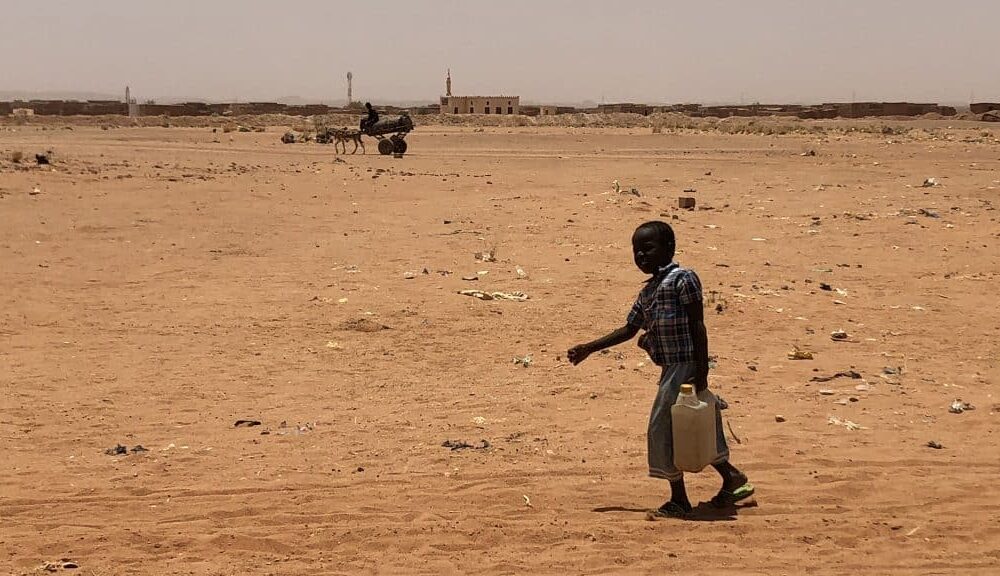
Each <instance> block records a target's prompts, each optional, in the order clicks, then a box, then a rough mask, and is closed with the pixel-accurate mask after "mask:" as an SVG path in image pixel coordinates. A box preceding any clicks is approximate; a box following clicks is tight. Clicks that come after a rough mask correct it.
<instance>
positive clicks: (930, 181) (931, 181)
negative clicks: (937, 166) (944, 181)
mask: <svg viewBox="0 0 1000 576" xmlns="http://www.w3.org/2000/svg"><path fill="white" fill-rule="evenodd" d="M937 185H938V181H937V179H936V178H928V179H926V180H924V183H923V184H921V185H920V187H921V188H933V187H935V186H937Z"/></svg>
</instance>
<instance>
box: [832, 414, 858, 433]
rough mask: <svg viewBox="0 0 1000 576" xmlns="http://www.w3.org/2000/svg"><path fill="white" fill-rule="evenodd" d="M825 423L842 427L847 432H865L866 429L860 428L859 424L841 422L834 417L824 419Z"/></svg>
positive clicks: (846, 421)
mask: <svg viewBox="0 0 1000 576" xmlns="http://www.w3.org/2000/svg"><path fill="white" fill-rule="evenodd" d="M826 421H827V423H829V424H833V425H835V426H843V427H844V428H847V429H848V430H867V429H868V428H866V427H865V426H861V425H860V424H856V423H854V422H851V421H850V420H841V419H840V418H837V417H836V416H830V417H829V418H827V419H826Z"/></svg>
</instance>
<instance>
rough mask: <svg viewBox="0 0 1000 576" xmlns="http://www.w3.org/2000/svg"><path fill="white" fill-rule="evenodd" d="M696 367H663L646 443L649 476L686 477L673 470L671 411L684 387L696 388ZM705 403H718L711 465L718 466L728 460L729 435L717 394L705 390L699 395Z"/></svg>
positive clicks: (672, 479)
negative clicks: (693, 386) (714, 445)
mask: <svg viewBox="0 0 1000 576" xmlns="http://www.w3.org/2000/svg"><path fill="white" fill-rule="evenodd" d="M697 371H698V368H697V364H696V363H694V362H678V363H676V364H671V365H669V366H664V367H663V372H662V374H661V375H660V383H659V385H658V389H657V391H656V400H654V401H653V410H652V411H651V412H650V414H649V430H648V431H647V433H646V442H647V444H648V450H649V475H650V476H652V477H653V478H661V479H663V480H669V481H670V482H674V481H676V480H681V479H682V478H684V473H683V472H681V471H680V470H678V469H677V468H676V467H675V466H674V434H673V419H672V418H671V415H670V407H671V406H673V405H674V403H675V402H676V401H677V395H678V394H680V391H681V384H694V377H695V374H697ZM698 398H699V399H700V400H701V401H702V402H714V403H715V443H716V449H717V450H718V453H719V455H718V456H717V457H716V459H715V460H714V461H713V462H712V464H719V463H721V462H725V461H726V460H728V459H729V445H728V444H726V434H725V431H724V430H723V428H722V410H721V408H722V406H720V403H719V399H718V398H716V397H715V395H714V394H712V393H711V392H709V391H708V390H705V391H704V392H699V393H698Z"/></svg>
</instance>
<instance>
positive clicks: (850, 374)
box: [810, 370, 861, 382]
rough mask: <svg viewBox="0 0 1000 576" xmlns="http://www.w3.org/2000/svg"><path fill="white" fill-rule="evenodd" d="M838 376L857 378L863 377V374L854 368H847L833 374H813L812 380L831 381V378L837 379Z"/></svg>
mask: <svg viewBox="0 0 1000 576" xmlns="http://www.w3.org/2000/svg"><path fill="white" fill-rule="evenodd" d="M837 378H854V379H855V380H857V379H859V378H861V374H859V373H857V372H855V371H854V370H846V371H844V372H837V373H836V374H834V375H833V376H813V377H812V380H810V382H829V381H830V380H835V379H837Z"/></svg>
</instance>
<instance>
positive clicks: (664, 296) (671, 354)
mask: <svg viewBox="0 0 1000 576" xmlns="http://www.w3.org/2000/svg"><path fill="white" fill-rule="evenodd" d="M701 301H702V296H701V280H699V279H698V275H697V274H695V273H694V271H693V270H688V269H687V268H682V267H680V266H679V265H677V264H676V263H671V264H669V265H667V266H664V267H663V268H660V270H659V272H657V273H656V275H654V276H653V277H652V278H650V279H649V280H648V281H647V282H646V285H645V286H644V287H643V288H642V290H641V291H639V297H638V298H636V300H635V304H633V305H632V311H631V312H629V314H628V324H629V325H630V326H635V327H636V328H641V329H643V330H645V331H646V333H645V342H644V343H643V349H644V350H645V351H646V352H647V353H648V354H649V357H650V358H651V359H652V360H653V362H655V363H656V364H657V365H659V366H669V365H671V364H675V363H678V362H694V361H695V356H694V337H693V335H692V334H691V328H690V327H689V326H688V313H687V310H686V309H685V306H687V305H689V304H692V303H694V302H701Z"/></svg>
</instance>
